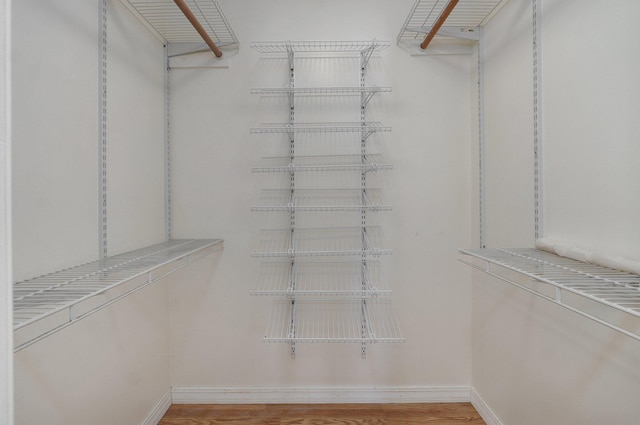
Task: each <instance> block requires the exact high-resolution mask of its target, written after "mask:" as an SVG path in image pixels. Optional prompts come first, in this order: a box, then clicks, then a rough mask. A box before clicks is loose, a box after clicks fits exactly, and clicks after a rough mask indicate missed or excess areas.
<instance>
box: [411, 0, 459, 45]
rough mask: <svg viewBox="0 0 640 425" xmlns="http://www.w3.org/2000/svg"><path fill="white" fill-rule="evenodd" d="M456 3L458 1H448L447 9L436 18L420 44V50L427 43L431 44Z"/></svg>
mask: <svg viewBox="0 0 640 425" xmlns="http://www.w3.org/2000/svg"><path fill="white" fill-rule="evenodd" d="M458 1H459V0H449V4H447V7H445V8H444V10H443V11H442V13H441V14H440V16H439V17H438V20H437V21H436V23H435V24H434V25H433V27H432V28H431V31H429V34H427V36H426V37H425V39H424V41H423V42H422V43H421V44H420V48H421V49H426V48H427V46H428V45H429V43H431V40H433V37H435V36H436V34H437V33H438V31H439V30H440V27H441V26H442V25H443V24H444V21H446V20H447V18H448V17H449V15H450V14H451V12H453V8H454V7H456V5H457V4H458Z"/></svg>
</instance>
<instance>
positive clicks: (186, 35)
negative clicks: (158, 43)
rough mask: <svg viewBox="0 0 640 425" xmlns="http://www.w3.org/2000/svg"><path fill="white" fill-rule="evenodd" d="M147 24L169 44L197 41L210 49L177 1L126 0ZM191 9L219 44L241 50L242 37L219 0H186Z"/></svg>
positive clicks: (195, 42) (124, 0)
mask: <svg viewBox="0 0 640 425" xmlns="http://www.w3.org/2000/svg"><path fill="white" fill-rule="evenodd" d="M123 2H124V3H125V5H128V6H129V7H130V8H131V9H132V10H133V11H134V12H135V13H136V14H137V15H138V16H139V17H140V18H141V19H142V20H143V22H145V23H146V25H147V27H148V28H149V29H151V30H152V31H153V32H154V33H155V34H156V35H157V36H159V37H160V38H162V39H163V40H165V41H166V42H167V43H169V45H172V44H173V45H187V44H192V45H193V44H197V45H199V46H203V48H206V44H205V43H204V42H203V40H202V37H200V35H199V34H198V32H197V31H196V30H195V29H194V28H193V25H191V23H190V22H189V21H188V20H187V18H186V17H185V16H184V14H183V13H182V12H181V11H180V9H179V8H178V6H176V4H175V2H174V1H173V0H123ZM185 2H186V4H187V6H189V9H191V12H193V14H194V15H195V17H196V18H197V19H198V22H199V23H200V24H201V25H202V27H203V28H204V29H205V31H206V32H207V34H208V35H209V37H210V38H211V39H212V40H213V41H214V42H215V43H216V45H217V46H218V47H221V48H230V49H232V48H233V49H237V48H238V46H239V43H238V39H237V38H236V35H235V34H234V32H233V29H232V28H231V26H230V25H229V21H228V20H227V18H226V16H225V15H224V13H223V11H222V9H221V8H220V5H219V4H218V1H217V0H185Z"/></svg>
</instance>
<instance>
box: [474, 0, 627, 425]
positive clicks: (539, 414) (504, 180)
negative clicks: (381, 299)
mask: <svg viewBox="0 0 640 425" xmlns="http://www.w3.org/2000/svg"><path fill="white" fill-rule="evenodd" d="M531 11H532V4H531V1H530V0H512V1H510V2H509V3H508V4H507V5H506V6H505V7H504V8H503V9H502V10H501V12H500V13H499V14H498V15H497V16H496V17H495V18H494V19H493V20H492V21H491V22H490V23H489V24H488V25H487V27H486V29H485V37H486V38H485V40H486V43H487V57H486V73H487V75H486V78H487V111H486V114H487V141H488V147H489V148H488V150H487V156H488V158H487V161H488V167H489V178H488V182H487V185H488V193H489V196H490V198H489V199H490V200H489V203H490V209H489V215H490V217H488V222H489V223H493V224H490V225H488V227H487V233H488V235H487V240H488V242H489V245H490V246H492V247H496V246H503V247H504V246H521V247H526V246H533V242H534V234H533V233H534V227H533V180H534V177H533V168H532V164H533V139H532V132H533V130H532V122H533V109H532V102H533V100H532V90H533V81H532V67H533V57H532V33H531V28H532V12H531ZM637 15H638V4H637V2H633V1H616V2H607V1H592V2H581V1H567V0H563V1H559V0H553V1H552V0H543V1H542V16H541V18H542V28H541V30H542V40H543V43H542V52H543V56H542V60H543V62H542V63H543V65H542V66H543V68H542V71H543V72H542V78H543V93H542V99H543V103H542V111H543V123H544V129H543V130H544V132H543V138H544V140H543V143H544V148H543V149H544V164H545V165H544V172H545V181H544V193H545V199H544V200H545V210H544V222H545V228H546V231H545V234H547V233H548V235H549V236H551V235H552V234H553V236H556V237H562V238H566V239H572V240H573V241H574V243H576V244H578V243H582V242H583V243H586V244H594V245H595V246H596V247H599V248H603V249H608V250H610V252H613V253H627V254H629V253H632V254H633V253H635V254H634V255H636V258H637V250H638V245H637V244H638V241H639V240H640V238H638V237H637V230H638V225H637V220H636V219H635V217H637V210H636V208H637V206H638V200H639V199H640V196H638V193H640V192H639V191H638V188H637V180H638V175H637V173H638V171H637V167H636V170H632V167H629V164H630V163H631V162H633V159H631V158H633V157H636V156H637V139H638V132H637V124H636V121H637V120H635V119H633V116H634V115H637V114H638V111H639V110H640V108H639V107H638V103H637V102H638V98H637V94H638V92H639V91H638V90H637V81H636V79H635V77H631V75H637V74H638V71H640V69H639V68H638V66H637V61H636V59H637V58H636V56H637V55H634V54H633V53H632V52H635V51H636V50H637V49H636V46H635V40H636V39H637V36H638V29H637V28H636V27H634V26H633V25H631V22H630V20H631V19H633V18H632V17H633V16H637ZM626 19H629V21H628V22H627V23H625V20H626ZM596 26H597V28H600V30H595V28H596ZM620 61H621V62H620ZM613 74H615V76H613ZM619 106H622V107H623V111H620V110H619V109H618V107H619ZM618 114H621V115H622V116H618ZM634 155H635V156H634ZM604 170H607V171H606V172H605V171H604ZM605 192H615V193H616V196H615V197H614V198H612V197H611V196H612V193H605ZM614 199H615V200H614ZM606 203H613V208H611V209H612V210H613V211H607V212H605V211H603V209H606V207H605V206H604V205H606ZM609 206H611V205H609ZM596 209H598V210H599V212H597V213H596V211H595V210H596ZM634 211H635V212H634ZM596 215H598V216H599V217H598V220H597V222H596V221H595V220H596ZM621 229H624V231H622V230H621ZM634 235H635V236H634ZM614 237H615V241H614V240H613V239H612V238H614ZM630 248H633V249H630ZM472 282H473V306H472V308H473V317H472V324H473V325H472V328H473V329H472V330H473V379H472V385H473V387H474V389H475V390H476V391H477V392H478V393H479V395H480V396H481V397H482V398H483V399H484V401H485V402H487V404H488V405H489V406H490V407H491V408H492V409H493V411H494V412H495V414H496V415H497V416H498V418H499V419H500V420H501V421H502V423H504V424H505V425H528V424H531V425H533V424H541V423H548V424H563V425H570V424H601V423H616V424H635V423H636V422H637V418H638V416H639V415H640V408H639V407H638V403H637V397H636V394H638V393H639V392H640V371H639V370H638V367H637V363H638V359H639V358H640V343H639V342H638V341H636V340H633V339H630V338H627V337H624V336H622V335H620V334H618V333H616V332H614V331H611V330H608V329H607V328H604V327H602V326H601V325H598V324H595V323H593V322H590V321H588V320H587V319H584V318H582V317H580V316H578V315H575V314H573V313H571V312H569V311H566V310H563V309H562V308H560V307H558V306H556V305H553V304H550V303H548V302H546V301H544V300H541V299H539V298H536V297H534V296H533V295H529V294H527V293H525V292H523V291H521V290H519V289H517V288H513V287H511V286H509V285H507V284H505V283H502V282H501V281H497V280H495V279H493V278H491V277H489V276H486V275H484V274H482V273H480V272H474V273H473V276H472ZM630 326H631V325H630Z"/></svg>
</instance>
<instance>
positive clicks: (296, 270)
mask: <svg viewBox="0 0 640 425" xmlns="http://www.w3.org/2000/svg"><path fill="white" fill-rule="evenodd" d="M383 282H384V280H383V279H380V262H379V261H377V260H370V261H367V263H366V264H363V263H362V261H343V262H335V261H331V262H319V261H313V262H312V261H297V262H296V263H295V265H294V266H293V268H292V266H291V262H288V261H271V262H264V263H262V264H261V266H260V275H259V277H258V282H257V285H256V286H255V288H254V289H253V290H252V291H251V293H252V294H253V295H269V296H296V297H298V296H302V297H306V296H310V297H317V296H321V297H323V296H326V297H329V296H342V297H358V298H374V297H378V296H388V295H390V294H391V290H390V289H389V288H388V287H386V286H382V285H383Z"/></svg>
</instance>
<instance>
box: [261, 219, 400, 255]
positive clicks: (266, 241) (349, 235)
mask: <svg viewBox="0 0 640 425" xmlns="http://www.w3.org/2000/svg"><path fill="white" fill-rule="evenodd" d="M262 236H263V238H262V239H261V240H260V243H259V246H258V249H256V250H255V251H254V252H253V254H252V256H253V257H254V258H267V257H290V258H294V257H327V256H350V255H373V256H379V255H389V254H391V250H390V249H387V248H382V241H383V235H382V229H381V228H380V227H377V226H372V227H364V228H363V227H335V228H319V229H296V230H295V231H292V230H291V229H269V230H263V231H262Z"/></svg>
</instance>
